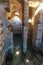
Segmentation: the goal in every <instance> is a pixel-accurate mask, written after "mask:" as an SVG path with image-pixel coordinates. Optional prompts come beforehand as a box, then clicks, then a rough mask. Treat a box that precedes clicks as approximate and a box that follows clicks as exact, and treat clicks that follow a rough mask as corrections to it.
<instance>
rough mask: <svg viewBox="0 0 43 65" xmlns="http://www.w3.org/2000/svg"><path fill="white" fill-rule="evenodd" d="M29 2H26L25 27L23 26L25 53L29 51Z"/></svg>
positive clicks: (25, 0)
mask: <svg viewBox="0 0 43 65" xmlns="http://www.w3.org/2000/svg"><path fill="white" fill-rule="evenodd" d="M28 8H29V7H28V1H27V0H24V26H23V52H24V53H26V51H27V38H28V11H29V10H28Z"/></svg>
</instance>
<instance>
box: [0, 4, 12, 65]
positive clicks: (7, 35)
mask: <svg viewBox="0 0 43 65" xmlns="http://www.w3.org/2000/svg"><path fill="white" fill-rule="evenodd" d="M0 19H1V20H2V23H3V32H4V33H3V35H4V37H3V39H4V41H3V42H2V45H3V44H4V45H3V46H2V47H0V48H2V49H3V50H2V51H1V55H0V57H1V59H0V60H1V61H2V63H3V60H4V55H5V53H6V49H7V50H8V48H10V49H12V47H13V33H12V32H8V30H7V25H8V26H9V22H8V20H7V19H6V11H5V10H4V7H3V6H2V5H0ZM0 39H1V38H0ZM9 41H10V42H9ZM0 43H1V41H0ZM9 44H10V45H9ZM8 45H9V46H8ZM0 65H1V64H0Z"/></svg>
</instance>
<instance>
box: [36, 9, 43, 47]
mask: <svg viewBox="0 0 43 65" xmlns="http://www.w3.org/2000/svg"><path fill="white" fill-rule="evenodd" d="M42 14H43V10H41V11H40V16H39V24H38V28H37V37H36V46H37V47H39V46H40V44H41V43H42V32H43V15H42Z"/></svg>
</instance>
